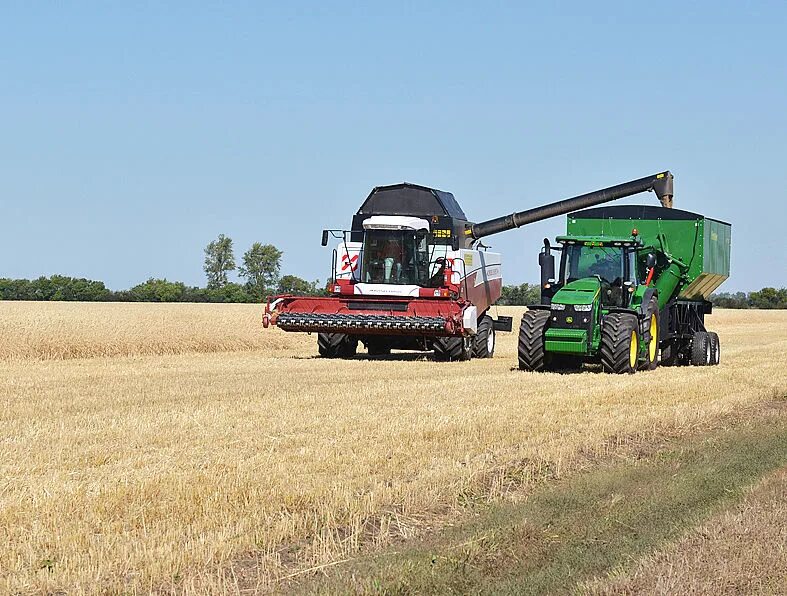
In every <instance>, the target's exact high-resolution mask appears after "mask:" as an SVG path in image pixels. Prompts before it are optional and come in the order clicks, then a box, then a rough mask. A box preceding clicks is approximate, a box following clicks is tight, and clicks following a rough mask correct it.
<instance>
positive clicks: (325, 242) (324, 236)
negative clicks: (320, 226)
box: [321, 230, 328, 246]
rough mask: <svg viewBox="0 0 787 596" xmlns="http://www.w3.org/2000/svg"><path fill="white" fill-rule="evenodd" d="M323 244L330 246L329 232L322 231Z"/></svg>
mask: <svg viewBox="0 0 787 596" xmlns="http://www.w3.org/2000/svg"><path fill="white" fill-rule="evenodd" d="M321 244H322V245H323V246H328V230H323V231H322V242H321Z"/></svg>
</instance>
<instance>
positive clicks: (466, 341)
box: [432, 337, 473, 362]
mask: <svg viewBox="0 0 787 596" xmlns="http://www.w3.org/2000/svg"><path fill="white" fill-rule="evenodd" d="M472 341H473V338H472V337H436V338H434V339H433V340H432V350H434V359H435V360H439V361H441V362H454V361H457V360H470V358H471V357H472V355H473V344H472Z"/></svg>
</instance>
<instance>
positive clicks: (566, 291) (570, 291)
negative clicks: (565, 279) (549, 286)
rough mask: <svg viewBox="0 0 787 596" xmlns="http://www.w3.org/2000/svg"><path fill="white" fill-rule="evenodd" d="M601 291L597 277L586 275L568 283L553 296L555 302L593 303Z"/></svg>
mask: <svg viewBox="0 0 787 596" xmlns="http://www.w3.org/2000/svg"><path fill="white" fill-rule="evenodd" d="M600 291H601V284H600V283H599V281H598V279H597V278H595V277H585V278H583V279H577V280H574V281H572V282H569V283H567V284H566V285H565V286H563V287H562V288H560V289H559V290H558V291H557V292H555V295H554V296H553V297H552V303H553V304H556V303H557V304H593V301H594V300H595V299H596V297H597V296H598V295H599V292H600Z"/></svg>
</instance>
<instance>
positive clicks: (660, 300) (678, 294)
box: [518, 206, 731, 374]
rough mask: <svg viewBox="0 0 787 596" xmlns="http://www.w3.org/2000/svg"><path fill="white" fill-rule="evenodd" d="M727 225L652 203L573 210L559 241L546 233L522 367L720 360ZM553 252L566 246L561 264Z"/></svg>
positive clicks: (627, 368) (617, 369)
mask: <svg viewBox="0 0 787 596" xmlns="http://www.w3.org/2000/svg"><path fill="white" fill-rule="evenodd" d="M730 231H731V226H730V225H729V224H727V223H724V222H721V221H717V220H713V219H710V218H706V217H704V216H702V215H699V214H696V213H690V212H688V211H681V210H678V209H671V208H666V207H651V206H615V207H600V208H595V209H586V210H583V211H579V212H575V213H571V214H569V215H568V226H567V233H566V235H565V236H559V237H558V238H557V242H558V244H559V246H551V245H550V243H549V241H548V240H547V239H544V248H543V250H542V251H541V253H540V255H539V264H540V266H541V303H540V304H536V305H532V306H530V307H528V311H527V312H525V314H524V316H523V317H522V322H521V326H520V331H519V349H518V352H519V368H521V369H522V370H527V371H541V370H567V369H578V368H579V367H581V366H582V364H583V363H586V362H587V363H600V364H601V367H602V369H603V370H604V371H606V372H611V373H618V374H620V373H634V372H636V371H637V370H653V369H655V368H656V367H657V366H658V365H659V364H661V365H688V364H691V365H695V366H706V365H715V364H718V363H719V361H720V355H721V346H720V343H719V337H718V335H717V334H716V333H713V332H710V331H708V330H707V329H706V328H705V315H707V314H710V313H711V310H712V305H711V303H710V302H709V301H708V297H709V296H710V294H711V292H713V291H714V290H715V289H716V288H718V287H719V286H720V285H721V283H722V282H723V281H724V280H725V279H727V277H728V276H729V268H730ZM553 251H556V252H559V253H560V264H559V269H558V270H557V271H556V270H555V256H554V255H553V254H552V253H553Z"/></svg>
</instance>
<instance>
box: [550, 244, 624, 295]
mask: <svg viewBox="0 0 787 596" xmlns="http://www.w3.org/2000/svg"><path fill="white" fill-rule="evenodd" d="M623 262H624V258H623V249H622V248H620V247H615V246H585V245H584V244H567V245H566V247H565V249H564V250H563V257H562V259H561V279H562V280H563V283H569V282H572V281H575V280H578V279H583V278H586V277H597V278H598V279H599V280H600V281H601V296H602V299H601V300H602V302H603V303H604V304H608V305H610V306H612V305H615V306H620V305H621V304H622V300H623V281H624V280H625V275H624V267H623Z"/></svg>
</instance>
